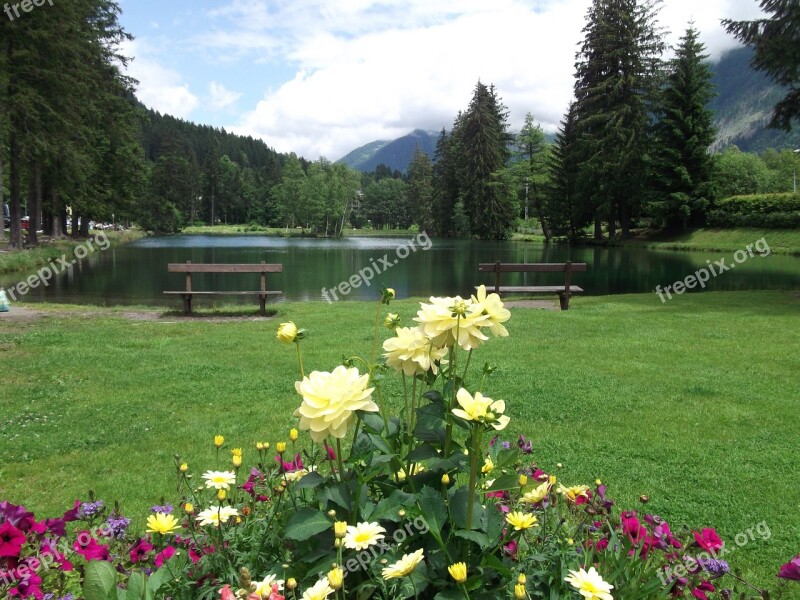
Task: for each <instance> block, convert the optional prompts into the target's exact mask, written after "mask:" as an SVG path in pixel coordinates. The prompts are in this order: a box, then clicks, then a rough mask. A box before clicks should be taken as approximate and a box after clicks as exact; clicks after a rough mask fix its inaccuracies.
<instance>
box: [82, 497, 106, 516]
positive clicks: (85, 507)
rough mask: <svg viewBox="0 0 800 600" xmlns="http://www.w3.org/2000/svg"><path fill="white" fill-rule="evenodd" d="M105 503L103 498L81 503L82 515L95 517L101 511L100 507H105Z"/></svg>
mask: <svg viewBox="0 0 800 600" xmlns="http://www.w3.org/2000/svg"><path fill="white" fill-rule="evenodd" d="M103 504H104V503H103V501H102V500H96V501H95V502H84V503H83V504H81V516H83V517H93V516H94V515H96V514H97V513H99V512H100V509H101V508H103Z"/></svg>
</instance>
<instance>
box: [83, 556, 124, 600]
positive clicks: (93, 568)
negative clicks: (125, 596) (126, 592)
mask: <svg viewBox="0 0 800 600" xmlns="http://www.w3.org/2000/svg"><path fill="white" fill-rule="evenodd" d="M116 584H117V573H116V571H115V570H114V567H113V566H112V565H111V563H109V562H106V561H103V560H92V561H89V564H87V565H86V575H85V577H84V581H83V596H84V598H85V599H86V600H112V599H116V597H117V594H116V590H115V587H116Z"/></svg>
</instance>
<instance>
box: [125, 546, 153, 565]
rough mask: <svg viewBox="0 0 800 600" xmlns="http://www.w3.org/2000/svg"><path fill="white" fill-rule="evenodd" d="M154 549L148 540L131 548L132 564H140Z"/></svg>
mask: <svg viewBox="0 0 800 600" xmlns="http://www.w3.org/2000/svg"><path fill="white" fill-rule="evenodd" d="M152 549H153V544H151V543H150V542H148V541H147V540H139V543H138V544H136V545H135V546H134V547H133V548H131V552H130V556H131V562H132V563H138V562H141V561H143V560H145V558H147V553H148V552H150V551H151V550H152Z"/></svg>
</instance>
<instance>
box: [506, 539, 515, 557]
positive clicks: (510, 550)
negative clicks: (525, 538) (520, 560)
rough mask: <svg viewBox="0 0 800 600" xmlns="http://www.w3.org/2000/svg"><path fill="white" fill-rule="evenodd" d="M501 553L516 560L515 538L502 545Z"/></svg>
mask: <svg viewBox="0 0 800 600" xmlns="http://www.w3.org/2000/svg"><path fill="white" fill-rule="evenodd" d="M503 554H505V555H506V556H508V557H509V558H510V559H511V560H517V540H511V541H510V542H508V543H507V544H505V545H503Z"/></svg>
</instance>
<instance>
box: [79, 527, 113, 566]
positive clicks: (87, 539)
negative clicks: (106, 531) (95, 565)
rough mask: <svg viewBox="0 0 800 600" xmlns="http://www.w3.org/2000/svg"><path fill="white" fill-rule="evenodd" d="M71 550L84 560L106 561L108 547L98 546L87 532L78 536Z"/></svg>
mask: <svg viewBox="0 0 800 600" xmlns="http://www.w3.org/2000/svg"><path fill="white" fill-rule="evenodd" d="M72 548H73V550H75V552H77V553H78V554H80V555H81V556H83V558H85V559H86V560H108V546H104V545H103V544H98V543H97V540H96V539H94V538H93V537H92V536H91V534H90V533H89V532H88V531H82V532H80V533H79V534H78V539H77V540H75V543H74V544H73V545H72Z"/></svg>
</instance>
